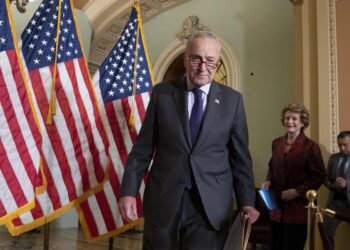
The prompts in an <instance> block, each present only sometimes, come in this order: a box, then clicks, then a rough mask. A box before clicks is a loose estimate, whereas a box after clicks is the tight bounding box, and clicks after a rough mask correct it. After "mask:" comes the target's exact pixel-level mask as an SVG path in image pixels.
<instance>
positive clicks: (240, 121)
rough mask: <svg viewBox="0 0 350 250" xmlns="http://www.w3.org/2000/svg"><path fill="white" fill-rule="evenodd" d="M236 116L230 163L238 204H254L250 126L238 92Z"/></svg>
mask: <svg viewBox="0 0 350 250" xmlns="http://www.w3.org/2000/svg"><path fill="white" fill-rule="evenodd" d="M236 109H237V110H236V116H235V119H234V122H233V126H232V129H231V134H230V142H229V147H230V164H231V169H232V175H233V186H234V190H235V194H236V198H237V203H238V206H239V207H241V206H247V205H249V206H254V204H255V184H254V177H253V170H252V159H251V156H250V152H249V149H248V128H247V121H246V115H245V110H244V105H243V98H242V96H241V94H238V101H237V105H236Z"/></svg>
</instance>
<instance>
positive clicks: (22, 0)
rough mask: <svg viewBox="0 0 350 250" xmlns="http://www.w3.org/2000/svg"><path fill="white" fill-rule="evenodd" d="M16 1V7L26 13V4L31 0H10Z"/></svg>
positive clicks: (11, 0)
mask: <svg viewBox="0 0 350 250" xmlns="http://www.w3.org/2000/svg"><path fill="white" fill-rule="evenodd" d="M13 1H16V7H17V10H18V11H19V12H21V13H24V12H25V11H26V7H25V6H26V5H27V3H28V2H29V0H10V2H13Z"/></svg>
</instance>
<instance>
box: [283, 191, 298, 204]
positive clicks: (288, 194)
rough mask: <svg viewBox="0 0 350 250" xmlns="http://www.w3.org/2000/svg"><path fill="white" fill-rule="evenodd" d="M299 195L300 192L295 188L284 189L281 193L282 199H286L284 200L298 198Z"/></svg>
mask: <svg viewBox="0 0 350 250" xmlns="http://www.w3.org/2000/svg"><path fill="white" fill-rule="evenodd" d="M298 196H299V193H298V191H297V190H296V189H295V188H291V189H287V190H284V191H282V193H281V197H282V200H284V201H290V200H293V199H295V198H297V197H298Z"/></svg>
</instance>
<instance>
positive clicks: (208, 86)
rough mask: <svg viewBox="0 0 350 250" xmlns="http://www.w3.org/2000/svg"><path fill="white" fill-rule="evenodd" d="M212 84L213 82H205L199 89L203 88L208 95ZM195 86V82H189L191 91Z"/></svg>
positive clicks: (188, 86) (188, 85)
mask: <svg viewBox="0 0 350 250" xmlns="http://www.w3.org/2000/svg"><path fill="white" fill-rule="evenodd" d="M210 86H211V82H210V83H208V84H205V85H204V86H201V87H200V88H199V89H200V90H202V91H203V92H204V93H205V94H206V95H208V93H209V90H210ZM194 88H195V87H194V86H193V84H191V83H190V82H188V83H187V89H188V91H191V90H192V89H194Z"/></svg>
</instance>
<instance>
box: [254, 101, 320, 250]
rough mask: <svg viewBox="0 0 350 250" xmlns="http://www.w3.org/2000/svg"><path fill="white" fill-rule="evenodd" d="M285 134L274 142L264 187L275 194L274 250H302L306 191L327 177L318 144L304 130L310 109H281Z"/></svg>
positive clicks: (304, 236) (272, 246) (307, 122)
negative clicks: (276, 206) (276, 207)
mask: <svg viewBox="0 0 350 250" xmlns="http://www.w3.org/2000/svg"><path fill="white" fill-rule="evenodd" d="M281 121H282V125H283V126H284V128H285V130H286V134H285V135H283V136H282V137H279V138H277V139H275V140H274V141H273V142H272V157H271V159H270V162H269V169H268V174H267V179H266V181H265V182H263V183H262V185H261V186H262V188H266V189H271V190H273V191H274V192H275V194H276V200H277V205H278V209H276V210H274V211H272V212H271V214H270V218H271V222H272V223H271V228H272V232H271V235H272V239H271V249H272V250H303V249H304V245H305V241H306V235H307V209H306V208H305V206H306V205H307V204H308V200H307V199H306V196H305V194H306V192H307V191H308V190H309V189H315V190H317V189H318V188H319V187H320V186H321V184H322V183H323V181H324V179H325V167H324V163H323V160H322V155H321V150H320V147H319V146H318V144H316V143H315V142H314V141H312V140H311V139H309V138H308V137H307V136H306V135H305V134H304V130H305V129H306V128H307V127H308V126H309V112H308V110H307V109H306V108H305V107H304V105H302V104H299V103H295V104H289V105H287V106H286V107H284V108H283V109H282V112H281Z"/></svg>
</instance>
